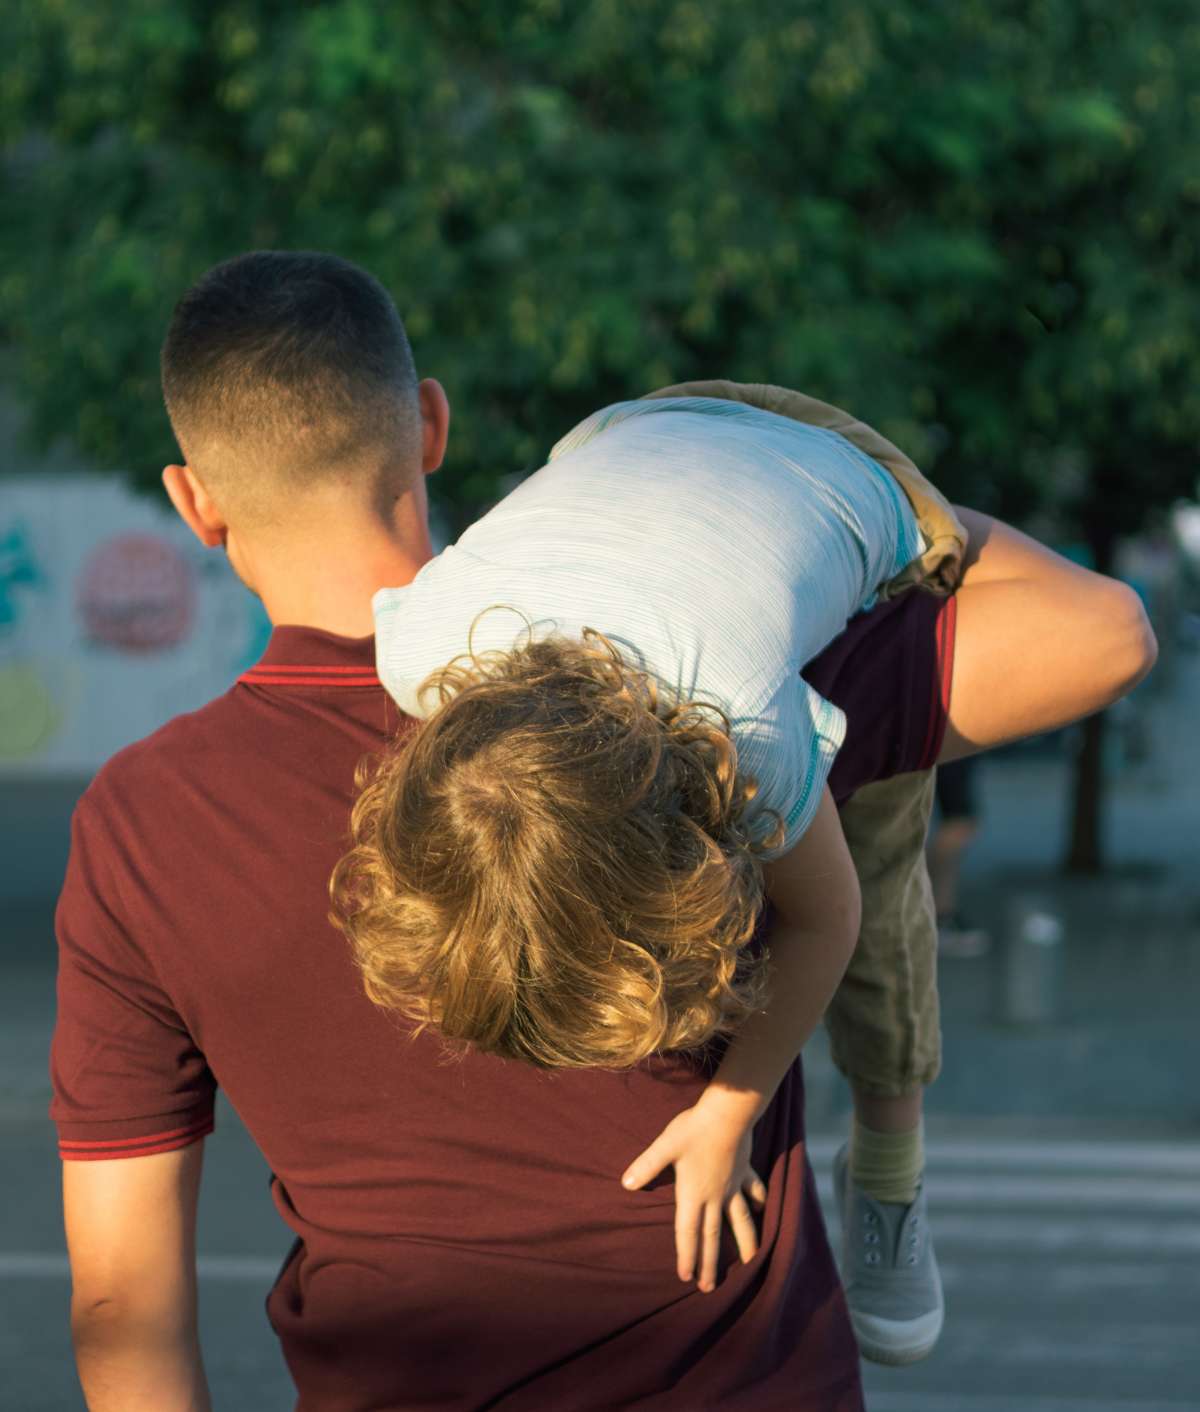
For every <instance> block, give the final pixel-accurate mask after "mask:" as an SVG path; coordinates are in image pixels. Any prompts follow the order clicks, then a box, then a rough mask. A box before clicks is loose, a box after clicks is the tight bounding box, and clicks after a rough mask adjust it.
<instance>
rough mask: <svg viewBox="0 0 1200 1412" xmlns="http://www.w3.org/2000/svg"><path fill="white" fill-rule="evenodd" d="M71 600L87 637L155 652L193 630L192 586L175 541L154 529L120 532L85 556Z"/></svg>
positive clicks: (129, 650)
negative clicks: (149, 530)
mask: <svg viewBox="0 0 1200 1412" xmlns="http://www.w3.org/2000/svg"><path fill="white" fill-rule="evenodd" d="M75 601H76V605H77V607H78V610H79V615H80V617H81V618H82V619H83V627H84V631H85V633H86V634H87V636H88V637H89V638H90V639H91V641H93V642H97V643H103V644H104V645H105V646H107V647H116V648H120V649H121V650H123V651H126V652H156V651H159V650H161V649H162V648H164V647H174V646H175V645H176V644H177V643H180V642H183V641H184V640H185V639H186V638H187V636H188V634H189V633H190V632H191V629H192V620H193V618H194V616H195V606H196V590H195V586H194V584H193V582H192V575H191V571H190V570H189V568H188V565H187V561H186V560H185V559H184V557H183V555H182V554H180V552H179V551H178V550H177V549H176V548H175V547H174V545H172V544H170V543H169V542H168V541H167V540H165V539H162V538H160V537H159V536H158V535H154V534H121V535H117V536H116V537H115V538H114V539H110V540H107V541H106V542H105V543H104V544H102V545H100V547H99V548H98V549H96V550H95V551H94V553H93V554H92V555H91V556H90V557H89V558H88V560H87V562H86V563H85V564H84V566H83V570H82V571H81V573H80V575H79V578H78V580H77V582H76V589H75Z"/></svg>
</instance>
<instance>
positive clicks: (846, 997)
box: [826, 770, 941, 1205]
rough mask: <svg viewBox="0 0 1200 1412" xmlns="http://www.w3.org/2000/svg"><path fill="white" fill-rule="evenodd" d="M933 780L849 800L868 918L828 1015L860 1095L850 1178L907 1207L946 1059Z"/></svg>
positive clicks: (909, 780) (876, 788)
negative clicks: (928, 846)
mask: <svg viewBox="0 0 1200 1412" xmlns="http://www.w3.org/2000/svg"><path fill="white" fill-rule="evenodd" d="M933 778H934V777H933V771H932V770H923V771H920V772H918V773H914V774H907V775H898V776H897V777H896V778H895V779H891V780H884V781H881V782H880V783H878V784H872V785H868V786H866V787H865V788H863V789H860V790H859V791H858V792H857V793H856V794H855V795H854V796H853V798H851V799H849V800H848V801H847V802H846V803H845V804H844V805H843V806H842V809H841V821H842V828H843V831H844V832H845V835H846V843H847V845H848V846H849V849H850V853H851V856H852V858H853V859H854V865H855V868H856V870H857V872H858V877H859V883H860V885H861V887H862V897H863V907H862V917H863V920H862V929H861V931H860V934H859V942H858V947H857V949H856V950H855V953H854V956H853V958H852V959H851V962H850V965H849V967H848V969H847V971H846V975H845V977H844V978H843V980H842V983H841V985H840V986H839V987H838V991H837V994H836V995H835V996H834V999H833V1002H832V1004H831V1005H830V1007H829V1010H828V1012H827V1013H826V1024H827V1026H828V1029H829V1034H830V1040H831V1046H832V1051H833V1059H834V1063H835V1064H837V1066H838V1068H839V1069H840V1070H841V1071H842V1073H843V1074H845V1076H846V1078H847V1080H848V1081H849V1083H850V1086H851V1090H852V1092H853V1095H854V1112H855V1130H854V1137H853V1139H852V1142H851V1148H850V1172H851V1176H852V1178H853V1179H854V1181H855V1182H856V1183H857V1184H858V1185H859V1186H861V1187H862V1188H863V1189H864V1190H865V1191H866V1192H867V1193H868V1194H869V1195H871V1196H872V1197H874V1198H875V1199H876V1200H877V1201H888V1202H900V1203H903V1204H905V1205H907V1204H908V1203H910V1202H911V1201H913V1199H914V1198H915V1196H916V1191H917V1187H918V1185H919V1183H920V1178H921V1169H922V1167H923V1165H924V1153H923V1151H922V1145H921V1108H922V1098H923V1094H924V1089H925V1087H926V1086H927V1085H928V1084H930V1083H932V1082H933V1080H934V1079H935V1078H936V1077H937V1074H938V1069H939V1067H940V1064H941V1030H940V1027H939V1023H938V997H937V923H936V918H935V913H934V906H933V895H932V892H931V889H930V885H929V873H928V869H927V867H926V863H925V851H924V850H925V838H926V834H927V832H928V828H929V818H930V814H931V812H932V809H933ZM876 1137H879V1138H883V1139H884V1140H882V1141H875V1140H874V1139H875V1138H876Z"/></svg>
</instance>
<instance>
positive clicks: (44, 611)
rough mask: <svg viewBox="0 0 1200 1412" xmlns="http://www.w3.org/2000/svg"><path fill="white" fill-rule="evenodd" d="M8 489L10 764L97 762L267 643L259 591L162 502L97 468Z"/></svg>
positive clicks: (3, 750) (1, 627)
mask: <svg viewBox="0 0 1200 1412" xmlns="http://www.w3.org/2000/svg"><path fill="white" fill-rule="evenodd" d="M0 497H2V498H0V772H4V773H13V772H16V773H20V774H28V773H30V772H45V771H50V772H56V771H65V772H68V773H72V774H75V773H84V774H90V773H92V772H93V771H95V770H96V769H98V768H99V766H100V765H101V764H103V762H104V761H105V760H106V759H107V758H108V757H109V756H110V755H112V754H113V753H114V752H115V751H116V750H119V749H121V748H122V747H123V746H125V745H128V744H129V743H131V742H132V741H134V740H137V739H139V738H140V737H142V736H144V735H147V734H149V733H150V732H151V731H153V730H155V729H157V728H158V726H160V725H162V724H163V723H164V722H165V721H167V720H169V719H170V718H171V717H172V716H174V715H177V714H178V713H179V712H181V711H187V710H192V709H194V708H195V707H197V706H200V705H202V704H203V703H204V702H205V701H207V700H211V698H212V697H214V696H216V695H219V694H220V693H221V692H222V691H224V690H226V689H227V688H228V687H229V686H230V685H231V683H232V682H233V681H234V679H235V678H236V677H237V675H238V674H239V672H241V671H243V670H244V669H245V668H246V667H247V666H249V665H251V664H252V663H253V662H254V661H256V660H257V659H258V657H259V656H260V655H261V652H262V649H263V647H264V646H265V642H266V638H267V636H268V635H269V631H270V625H269V623H268V622H267V620H266V615H265V613H264V612H263V610H262V606H261V604H259V602H258V600H257V599H255V598H253V597H252V596H251V595H250V594H249V593H247V592H246V590H245V589H244V588H243V587H242V586H241V584H239V583H238V581H237V579H236V578H235V576H234V574H233V572H232V570H231V569H230V568H229V565H228V563H227V562H226V560H225V557H224V555H223V554H221V553H219V552H214V551H209V550H204V549H203V548H202V547H201V546H200V545H199V544H197V543H196V542H195V541H194V540H193V539H192V538H191V536H190V535H189V534H188V532H187V531H186V529H185V528H184V527H183V526H182V525H181V524H178V523H176V522H175V520H174V518H173V516H171V515H170V513H169V512H167V511H165V510H164V509H162V508H160V507H159V506H158V505H156V504H154V503H153V502H150V501H147V500H146V499H144V498H141V497H137V496H134V495H132V494H131V493H130V492H128V491H127V490H125V489H124V487H123V486H121V485H120V483H119V482H116V481H110V480H106V479H104V478H101V477H98V476H86V477H79V476H76V477H62V478H51V477H38V478H35V477H29V478H13V479H6V480H4V481H3V482H2V483H0Z"/></svg>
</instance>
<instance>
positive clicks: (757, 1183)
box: [742, 1167, 767, 1206]
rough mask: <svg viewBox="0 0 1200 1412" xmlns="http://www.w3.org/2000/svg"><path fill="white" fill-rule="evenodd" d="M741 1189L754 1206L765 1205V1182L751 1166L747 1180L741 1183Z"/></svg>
mask: <svg viewBox="0 0 1200 1412" xmlns="http://www.w3.org/2000/svg"><path fill="white" fill-rule="evenodd" d="M742 1190H743V1191H744V1192H745V1193H746V1195H747V1196H748V1197H749V1198H750V1200H751V1201H753V1202H754V1204H755V1205H756V1206H765V1205H766V1204H767V1184H766V1182H764V1181H763V1179H762V1178H761V1177H760V1176H759V1175H758V1173H757V1172H756V1171H755V1170H754V1168H753V1167H751V1169H750V1178H749V1180H748V1181H746V1182H743V1183H742Z"/></svg>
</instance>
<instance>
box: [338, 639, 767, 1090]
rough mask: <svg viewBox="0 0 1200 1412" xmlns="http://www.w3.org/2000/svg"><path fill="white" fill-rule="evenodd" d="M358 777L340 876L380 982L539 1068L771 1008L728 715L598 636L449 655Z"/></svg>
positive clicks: (383, 1001) (753, 838) (465, 1036)
mask: <svg viewBox="0 0 1200 1412" xmlns="http://www.w3.org/2000/svg"><path fill="white" fill-rule="evenodd" d="M422 691H423V693H432V696H433V699H434V701H435V702H436V703H437V704H436V708H435V709H434V710H433V712H432V714H431V715H430V717H429V718H428V719H427V720H426V721H425V722H423V723H422V724H421V725H420V726H419V727H417V728H416V729H414V730H413V731H411V732H410V733H409V735H408V736H407V737H406V738H403V739H401V740H400V741H398V742H397V744H396V745H395V747H394V748H393V749H392V751H391V752H390V753H389V754H388V755H386V756H385V757H384V759H383V760H382V761H381V762H379V763H378V764H377V766H376V767H375V768H374V769H373V770H364V771H361V772H360V777H359V780H358V783H359V785H360V786H364V787H363V788H362V792H361V793H360V795H359V797H358V800H357V802H356V804H355V806H354V812H353V816H352V821H351V832H352V836H353V840H354V847H353V848H352V850H351V851H350V852H349V853H348V854H347V855H346V856H345V857H344V858H343V859H342V860H341V861H340V863H339V864H338V866H337V868H336V869H335V871H334V874H333V878H332V880H331V883H330V889H331V895H332V897H333V903H334V913H333V918H334V921H335V922H336V923H337V924H338V925H339V926H340V927H341V928H342V929H343V930H344V931H345V933H346V935H347V936H348V938H349V940H350V943H351V946H352V948H353V953H354V957H355V960H356V962H357V964H358V966H359V968H360V970H361V972H362V975H363V980H364V982H365V986H366V990H367V994H368V995H369V996H370V998H371V999H372V1000H373V1001H374V1002H375V1003H376V1004H378V1005H380V1006H383V1007H385V1008H387V1009H391V1010H395V1011H398V1012H400V1013H401V1014H402V1015H404V1016H406V1017H407V1018H408V1019H410V1020H414V1021H416V1023H417V1026H418V1028H423V1027H425V1026H430V1025H432V1026H436V1027H437V1029H438V1030H439V1031H440V1032H441V1033H442V1035H443V1036H444V1037H445V1038H447V1039H448V1040H451V1041H464V1042H466V1043H468V1044H470V1045H473V1046H475V1047H477V1048H479V1049H481V1050H484V1051H487V1052H490V1053H493V1054H499V1055H504V1056H506V1057H508V1058H513V1059H522V1060H525V1061H527V1062H530V1063H533V1064H537V1065H540V1066H543V1067H547V1068H584V1067H594V1066H599V1067H605V1068H622V1067H627V1066H629V1065H633V1064H636V1063H638V1062H639V1061H640V1060H642V1059H644V1058H645V1057H646V1056H648V1055H650V1054H652V1053H654V1052H656V1051H660V1050H676V1049H692V1048H696V1047H698V1046H700V1045H702V1044H704V1043H705V1041H707V1040H708V1039H710V1038H711V1037H712V1036H713V1035H715V1034H717V1033H721V1032H729V1031H731V1030H733V1029H734V1028H736V1026H737V1024H738V1023H739V1022H740V1021H741V1020H742V1019H743V1018H744V1017H745V1016H746V1015H747V1014H749V1013H750V1011H751V1010H753V1009H755V1008H758V1007H760V1006H761V1005H762V1003H763V1000H764V990H765V970H764V965H765V954H764V953H761V952H752V951H748V950H747V943H748V942H749V941H750V939H751V936H752V935H753V933H754V929H755V925H756V921H757V918H758V915H759V912H760V910H761V906H762V898H763V884H762V868H761V862H760V858H759V855H760V854H761V853H762V852H763V851H764V850H765V849H767V848H769V847H771V846H773V845H774V843H775V841H776V839H777V836H778V827H775V828H774V829H772V830H771V836H770V837H764V836H763V834H764V831H765V830H764V826H763V824H762V823H758V824H755V823H752V822H750V821H749V820H748V818H747V813H748V806H749V804H750V801H751V800H752V799H753V797H754V788H755V787H754V783H753V781H752V780H750V779H748V778H747V777H745V776H743V775H740V774H739V773H738V769H737V754H736V751H735V748H734V744H733V741H732V739H731V738H730V734H729V724H728V721H727V720H726V719H725V717H724V716H723V715H722V714H721V713H720V712H719V711H718V710H716V709H715V708H713V707H710V706H706V705H704V704H702V703H699V702H695V701H684V702H678V701H672V700H669V699H668V698H667V695H666V693H665V692H664V691H663V690H662V689H661V688H660V687H658V686H657V685H656V683H655V682H654V680H653V678H652V677H650V676H649V675H648V674H647V673H645V672H642V671H639V670H636V669H635V668H633V667H631V666H630V665H629V664H628V663H627V662H626V661H625V660H624V659H623V658H622V656H621V654H620V652H619V651H618V650H617V649H616V648H615V647H614V646H613V645H612V644H611V643H610V642H609V641H608V640H607V639H606V638H604V637H603V636H602V635H601V634H599V633H597V632H594V631H590V630H589V631H588V632H586V633H585V634H584V637H583V640H581V641H580V640H568V639H563V638H550V639H543V640H541V641H533V640H527V641H525V642H524V643H523V644H522V645H519V646H518V647H516V648H514V649H513V650H511V651H509V652H495V653H488V654H484V655H481V656H475V655H470V656H467V657H463V658H458V659H456V660H455V661H454V662H452V663H450V665H449V666H447V667H445V668H443V669H442V670H441V671H440V672H437V673H435V674H434V676H432V677H431V678H430V679H429V681H428V682H427V683H426V684H425V686H424V687H423V688H422Z"/></svg>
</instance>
